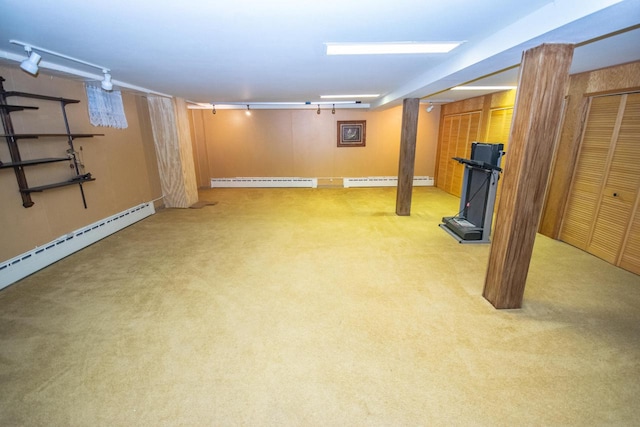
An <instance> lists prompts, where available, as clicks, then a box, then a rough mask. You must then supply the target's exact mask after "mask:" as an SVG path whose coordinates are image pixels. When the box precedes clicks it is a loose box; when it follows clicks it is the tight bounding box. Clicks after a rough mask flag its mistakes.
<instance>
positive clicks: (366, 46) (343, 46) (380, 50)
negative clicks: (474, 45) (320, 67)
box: [326, 42, 462, 55]
mask: <svg viewBox="0 0 640 427" xmlns="http://www.w3.org/2000/svg"><path fill="white" fill-rule="evenodd" d="M461 43H462V42H385V43H326V45H327V55H397V54H424V53H448V52H450V51H452V50H453V49H455V48H456V47H458V46H460V44H461Z"/></svg>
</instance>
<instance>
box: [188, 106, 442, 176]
mask: <svg viewBox="0 0 640 427" xmlns="http://www.w3.org/2000/svg"><path fill="white" fill-rule="evenodd" d="M191 119H192V123H191V125H192V135H193V138H194V152H195V157H196V173H197V175H198V185H199V186H201V187H208V186H209V185H210V178H229V177H252V176H272V177H276V176H295V177H318V178H326V177H360V176H393V175H397V174H398V159H399V150H400V130H401V124H402V107H396V108H392V109H389V110H384V111H373V112H369V111H363V110H339V109H338V110H336V114H335V115H334V114H331V111H330V110H322V113H321V114H320V115H318V114H316V110H254V111H252V115H251V116H249V117H248V116H247V115H246V114H245V112H244V111H242V110H218V111H217V114H215V115H213V114H212V113H211V110H191ZM339 120H366V121H367V128H366V138H367V139H366V147H348V148H338V147H337V141H336V140H337V129H336V127H337V121H339ZM438 120H439V108H435V109H434V110H433V111H432V112H431V113H427V112H426V111H425V110H424V108H421V111H420V116H419V121H418V141H417V147H416V166H415V175H420V176H425V175H426V176H433V174H434V170H435V152H436V143H437V139H438Z"/></svg>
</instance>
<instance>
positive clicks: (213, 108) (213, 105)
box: [211, 104, 217, 114]
mask: <svg viewBox="0 0 640 427" xmlns="http://www.w3.org/2000/svg"><path fill="white" fill-rule="evenodd" d="M211 107H212V108H211V114H215V113H217V111H216V106H215V104H211Z"/></svg>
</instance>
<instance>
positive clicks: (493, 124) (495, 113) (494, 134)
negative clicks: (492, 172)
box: [485, 107, 513, 212]
mask: <svg viewBox="0 0 640 427" xmlns="http://www.w3.org/2000/svg"><path fill="white" fill-rule="evenodd" d="M512 118H513V107H507V108H494V109H492V110H491V111H490V112H489V125H488V126H487V137H486V138H485V141H486V142H498V143H502V144H504V151H505V152H508V151H509V149H508V146H507V143H508V142H509V133H510V132H511V119H512ZM506 160H507V156H504V157H503V158H502V161H501V163H500V165H501V166H502V168H504V165H505V164H506ZM502 176H504V173H502V174H501V175H500V179H499V180H498V189H497V190H496V201H495V204H494V208H493V209H494V212H497V211H498V205H499V204H500V194H501V191H500V190H501V188H502V182H503V180H502Z"/></svg>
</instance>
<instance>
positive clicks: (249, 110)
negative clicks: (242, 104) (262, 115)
mask: <svg viewBox="0 0 640 427" xmlns="http://www.w3.org/2000/svg"><path fill="white" fill-rule="evenodd" d="M244 113H245V114H246V115H247V116H250V115H251V109H250V108H249V104H247V111H245V112H244Z"/></svg>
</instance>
